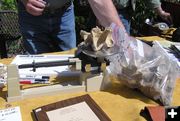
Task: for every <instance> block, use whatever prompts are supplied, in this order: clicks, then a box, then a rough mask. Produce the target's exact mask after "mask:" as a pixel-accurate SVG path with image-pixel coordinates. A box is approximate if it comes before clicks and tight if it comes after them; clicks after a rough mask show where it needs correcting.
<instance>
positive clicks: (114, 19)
mask: <svg viewBox="0 0 180 121" xmlns="http://www.w3.org/2000/svg"><path fill="white" fill-rule="evenodd" d="M88 1H89V3H90V6H91V8H92V10H93V12H94V14H95V15H96V17H97V18H98V20H99V22H100V24H101V25H102V26H104V27H108V26H109V25H110V24H111V23H115V24H117V25H118V26H120V27H121V28H123V29H124V25H123V24H122V22H121V20H120V18H119V17H118V14H117V11H116V8H115V7H114V5H113V2H112V0H88ZM124 30H125V29H124Z"/></svg>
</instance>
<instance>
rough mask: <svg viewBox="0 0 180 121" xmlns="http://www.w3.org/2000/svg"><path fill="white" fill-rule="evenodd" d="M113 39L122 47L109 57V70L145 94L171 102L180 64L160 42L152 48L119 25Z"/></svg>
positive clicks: (115, 27) (126, 83)
mask: <svg viewBox="0 0 180 121" xmlns="http://www.w3.org/2000/svg"><path fill="white" fill-rule="evenodd" d="M111 27H112V29H113V38H114V40H115V41H116V44H117V45H118V46H120V47H119V48H120V49H119V53H118V54H115V55H112V56H108V57H107V59H108V60H109V61H110V66H109V67H110V70H111V72H112V74H113V75H115V76H117V77H118V79H119V80H120V81H122V82H123V83H124V84H125V85H127V86H128V87H130V88H133V89H139V90H140V91H141V92H142V93H144V94H145V95H146V96H148V97H150V98H153V99H154V100H159V101H160V102H161V103H162V104H163V105H170V104H171V101H172V94H173V89H174V86H175V81H176V79H177V77H180V67H179V66H178V64H177V63H176V62H174V60H173V59H171V58H170V56H168V54H167V52H166V51H165V50H164V49H163V48H162V47H161V45H160V44H159V43H158V42H154V45H153V46H152V47H151V46H149V45H147V44H146V43H143V42H141V41H140V40H137V39H135V38H133V37H129V36H128V35H126V34H125V32H124V31H123V30H121V29H120V28H118V27H117V26H116V25H112V26H111Z"/></svg>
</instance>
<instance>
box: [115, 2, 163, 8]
mask: <svg viewBox="0 0 180 121" xmlns="http://www.w3.org/2000/svg"><path fill="white" fill-rule="evenodd" d="M145 1H146V3H147V6H148V7H150V8H157V7H159V6H160V5H161V2H160V0H145ZM113 2H114V4H115V5H116V6H118V8H120V9H123V8H125V7H128V6H129V5H131V6H132V8H133V10H135V5H136V0H113Z"/></svg>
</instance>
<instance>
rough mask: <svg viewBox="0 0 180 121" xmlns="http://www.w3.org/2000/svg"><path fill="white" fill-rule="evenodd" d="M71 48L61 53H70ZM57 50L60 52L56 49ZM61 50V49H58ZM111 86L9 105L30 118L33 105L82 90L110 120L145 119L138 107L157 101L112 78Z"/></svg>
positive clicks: (179, 89)
mask: <svg viewBox="0 0 180 121" xmlns="http://www.w3.org/2000/svg"><path fill="white" fill-rule="evenodd" d="M146 39H147V40H155V39H156V40H157V39H161V38H158V37H151V38H146ZM72 52H74V50H72V51H68V52H63V53H66V54H67V53H72ZM55 54H59V53H55ZM61 54H62V53H61ZM11 60H12V59H2V60H0V63H5V64H8V63H10V61H11ZM111 80H112V82H113V83H112V86H111V87H110V88H109V89H107V90H104V91H96V92H89V93H87V92H81V93H71V94H56V95H52V96H42V97H37V98H31V99H24V100H21V101H17V102H13V103H10V104H11V105H12V107H14V106H20V108H21V114H22V118H23V121H33V117H32V109H35V108H37V107H40V106H43V105H46V104H49V103H53V102H57V101H60V100H64V99H68V98H71V97H76V96H80V95H83V94H89V95H90V96H91V97H92V98H93V99H94V100H95V102H96V103H97V104H98V105H99V106H100V107H101V108H102V109H103V110H104V112H105V113H106V114H107V115H108V116H109V117H110V118H111V119H112V121H144V120H145V119H144V118H143V117H141V116H140V111H141V110H142V109H144V107H145V106H157V105H159V104H158V103H156V102H155V101H153V100H151V99H150V98H147V97H146V96H144V95H143V94H142V93H140V92H138V91H135V90H132V89H130V88H128V87H126V86H124V85H123V84H121V83H120V82H119V81H117V80H116V79H115V78H113V77H112V78H111ZM5 94H6V92H5V90H3V92H0V109H3V108H5V106H6V105H7V104H8V103H7V102H6V100H5ZM179 99H180V79H178V80H177V81H176V86H175V90H174V93H173V101H172V105H173V106H178V105H179V106H180V100H179Z"/></svg>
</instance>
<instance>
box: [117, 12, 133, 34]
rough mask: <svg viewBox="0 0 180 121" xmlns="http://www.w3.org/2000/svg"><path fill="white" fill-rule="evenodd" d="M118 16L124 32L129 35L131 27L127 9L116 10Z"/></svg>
mask: <svg viewBox="0 0 180 121" xmlns="http://www.w3.org/2000/svg"><path fill="white" fill-rule="evenodd" d="M117 11H118V14H119V18H120V19H121V21H122V23H123V25H124V27H125V29H126V32H127V33H128V34H130V27H131V15H130V14H129V11H128V9H122V10H117Z"/></svg>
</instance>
